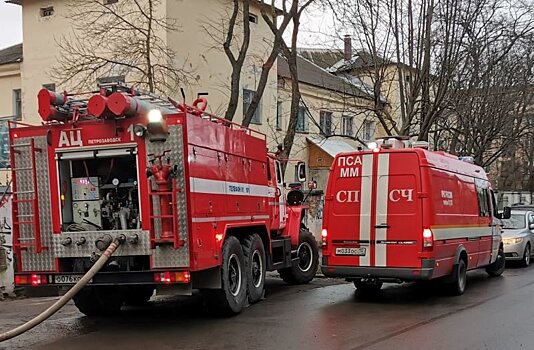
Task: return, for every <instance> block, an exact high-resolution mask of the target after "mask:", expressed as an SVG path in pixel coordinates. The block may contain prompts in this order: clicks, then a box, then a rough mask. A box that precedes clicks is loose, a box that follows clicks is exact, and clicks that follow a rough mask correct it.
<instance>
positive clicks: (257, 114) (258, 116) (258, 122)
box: [242, 88, 262, 125]
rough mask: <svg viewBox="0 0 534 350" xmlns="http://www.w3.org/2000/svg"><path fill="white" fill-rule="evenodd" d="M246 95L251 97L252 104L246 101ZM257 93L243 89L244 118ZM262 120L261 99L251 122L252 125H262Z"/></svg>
mask: <svg viewBox="0 0 534 350" xmlns="http://www.w3.org/2000/svg"><path fill="white" fill-rule="evenodd" d="M245 93H246V94H249V95H250V102H248V103H247V100H245ZM255 93H256V91H254V90H249V89H245V88H243V91H242V94H243V118H244V117H245V113H246V111H247V108H248V106H249V105H250V103H252V99H253V98H254V94H255ZM261 119H262V118H261V99H260V102H259V103H258V107H257V108H256V110H255V111H254V115H253V116H252V119H251V120H250V124H256V125H262V120H261Z"/></svg>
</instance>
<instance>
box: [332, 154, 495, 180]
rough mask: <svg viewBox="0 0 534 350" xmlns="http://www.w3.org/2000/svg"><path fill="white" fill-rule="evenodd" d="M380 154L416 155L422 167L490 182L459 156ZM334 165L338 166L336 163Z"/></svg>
mask: <svg viewBox="0 0 534 350" xmlns="http://www.w3.org/2000/svg"><path fill="white" fill-rule="evenodd" d="M370 153H373V151H371V150H364V151H354V152H344V153H339V154H338V155H337V156H336V158H338V157H342V156H344V155H345V156H346V155H355V154H370ZM380 153H389V154H402V153H416V154H417V156H418V157H419V160H420V163H421V166H426V167H431V168H437V169H442V170H446V171H450V172H453V173H458V174H462V175H467V176H471V177H475V178H478V179H482V180H488V177H487V175H486V172H485V171H484V169H483V168H482V167H480V166H478V165H476V164H471V163H468V162H465V161H463V160H460V159H458V157H457V156H455V155H453V154H450V153H447V152H443V151H429V150H426V149H422V148H388V149H380ZM334 164H337V162H335V163H334Z"/></svg>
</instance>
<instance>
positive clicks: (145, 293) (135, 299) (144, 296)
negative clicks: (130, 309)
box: [124, 286, 154, 306]
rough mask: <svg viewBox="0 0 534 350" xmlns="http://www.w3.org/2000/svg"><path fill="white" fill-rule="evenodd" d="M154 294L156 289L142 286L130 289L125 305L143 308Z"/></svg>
mask: <svg viewBox="0 0 534 350" xmlns="http://www.w3.org/2000/svg"><path fill="white" fill-rule="evenodd" d="M152 294H154V287H150V286H148V287H147V286H141V287H133V288H130V289H128V291H127V292H126V294H125V298H124V304H126V305H131V306H141V305H144V304H146V303H147V302H148V301H149V300H150V298H151V297H152Z"/></svg>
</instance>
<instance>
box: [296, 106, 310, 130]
mask: <svg viewBox="0 0 534 350" xmlns="http://www.w3.org/2000/svg"><path fill="white" fill-rule="evenodd" d="M301 112H302V114H301ZM306 112H307V108H306V106H303V105H299V109H298V112H297V125H296V126H295V132H298V133H301V134H307V133H309V130H310V129H309V124H308V118H307V115H306V114H307V113H306ZM301 117H302V129H300V128H299V124H300V123H299V121H300V120H301Z"/></svg>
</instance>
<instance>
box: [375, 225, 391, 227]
mask: <svg viewBox="0 0 534 350" xmlns="http://www.w3.org/2000/svg"><path fill="white" fill-rule="evenodd" d="M390 227H391V226H389V225H388V224H380V225H375V228H390Z"/></svg>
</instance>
